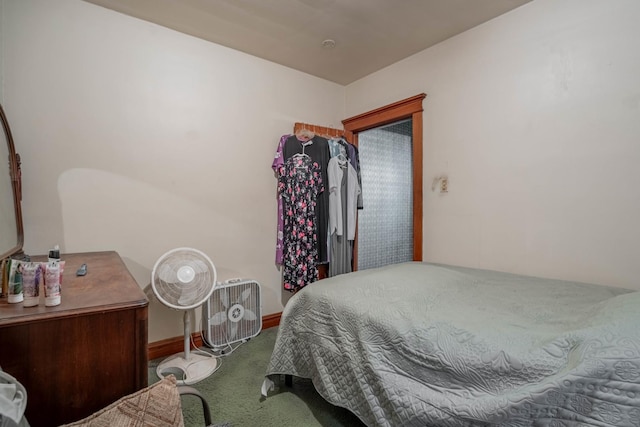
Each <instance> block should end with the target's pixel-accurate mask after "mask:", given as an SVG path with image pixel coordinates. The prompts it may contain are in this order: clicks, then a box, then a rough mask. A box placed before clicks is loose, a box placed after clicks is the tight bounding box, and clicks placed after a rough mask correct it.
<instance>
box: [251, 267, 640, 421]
mask: <svg viewBox="0 0 640 427" xmlns="http://www.w3.org/2000/svg"><path fill="white" fill-rule="evenodd" d="M287 376H296V377H302V378H309V379H311V380H312V382H313V384H314V386H315V388H316V390H317V391H318V393H319V394H320V395H321V396H322V397H323V398H324V399H326V400H327V401H328V402H330V403H332V404H333V405H336V406H340V407H344V408H347V409H348V410H350V411H351V412H353V413H354V414H356V415H357V416H358V417H359V418H360V419H361V420H362V421H363V422H364V423H365V424H366V425H368V426H420V427H424V426H456V427H460V426H505V427H506V426H509V427H519V426H556V427H560V426H565V427H572V426H575V427H578V426H640V291H631V290H629V289H621V288H614V287H607V286H598V285H591V284H585V283H576V282H567V281H559V280H549V279H541V278H534V277H527V276H521V275H514V274H508V273H501V272H495V271H487V270H479V269H470V268H462V267H454V266H447V265H438V264H429V263H422V262H409V263H403V264H397V265H391V266H386V267H382V268H377V269H371V270H363V271H357V272H354V273H349V274H344V275H341V276H336V277H333V278H329V279H326V280H322V281H320V282H316V283H314V284H311V285H309V286H307V287H305V288H303V289H302V290H301V291H300V292H298V293H297V294H295V295H294V296H293V297H292V298H291V299H290V300H289V302H288V303H287V305H286V307H285V309H284V311H283V313H282V317H281V321H280V326H279V330H278V335H277V339H276V344H275V347H274V350H273V353H272V356H271V359H270V362H269V365H268V368H267V371H266V375H265V379H264V383H263V387H262V392H263V394H264V395H266V396H268V395H270V394H272V393H274V392H278V391H283V390H286V387H285V386H284V385H283V381H284V380H285V378H286V377H287Z"/></svg>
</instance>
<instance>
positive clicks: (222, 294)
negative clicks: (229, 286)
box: [220, 289, 229, 308]
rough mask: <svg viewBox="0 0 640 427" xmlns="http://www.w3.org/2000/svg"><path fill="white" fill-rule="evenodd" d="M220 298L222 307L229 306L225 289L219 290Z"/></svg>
mask: <svg viewBox="0 0 640 427" xmlns="http://www.w3.org/2000/svg"><path fill="white" fill-rule="evenodd" d="M220 299H221V300H222V305H223V306H224V308H229V294H228V293H227V290H226V289H225V290H223V291H221V292H220Z"/></svg>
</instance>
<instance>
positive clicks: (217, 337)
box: [202, 279, 262, 349]
mask: <svg viewBox="0 0 640 427" xmlns="http://www.w3.org/2000/svg"><path fill="white" fill-rule="evenodd" d="M261 304H262V301H261V299H260V284H259V283H258V282H256V281H255V280H245V279H230V280H227V281H225V282H223V283H221V284H219V285H218V286H216V288H215V290H214V291H213V293H212V294H211V296H210V297H209V298H208V299H207V301H206V302H205V304H204V305H203V307H202V325H204V328H203V329H204V330H203V337H202V338H203V342H204V344H205V345H206V346H208V347H211V348H214V349H217V348H221V347H226V346H229V345H231V344H234V343H237V342H241V341H246V340H248V339H250V338H253V337H255V336H256V335H258V334H259V333H260V330H261V329H262V313H261V311H262V306H261Z"/></svg>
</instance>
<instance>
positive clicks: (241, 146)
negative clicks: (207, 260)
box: [2, 0, 345, 342]
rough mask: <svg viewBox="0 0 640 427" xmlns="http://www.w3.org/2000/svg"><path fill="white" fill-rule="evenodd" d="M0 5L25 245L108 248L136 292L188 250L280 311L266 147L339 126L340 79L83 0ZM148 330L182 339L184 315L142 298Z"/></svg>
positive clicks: (7, 0)
mask: <svg viewBox="0 0 640 427" xmlns="http://www.w3.org/2000/svg"><path fill="white" fill-rule="evenodd" d="M2 7H3V13H4V25H3V29H2V38H3V43H4V55H3V64H4V73H3V74H4V75H3V84H4V89H5V90H4V99H3V103H4V107H5V110H6V113H7V115H8V118H9V120H10V123H11V126H12V130H13V134H14V137H15V142H16V148H17V151H18V152H19V153H20V155H21V156H22V162H23V163H22V171H23V175H22V176H23V192H24V199H23V212H24V225H25V251H26V252H27V253H30V254H43V253H46V251H47V250H48V248H49V247H51V246H52V245H54V244H59V245H60V246H61V248H62V250H63V252H67V253H71V252H86V251H100V250H116V251H118V252H119V253H120V255H121V256H122V257H123V258H124V260H125V263H126V265H127V266H128V267H129V269H130V270H131V272H132V273H133V275H134V277H135V278H136V280H137V281H138V283H139V285H140V286H141V287H142V288H147V291H148V290H149V289H148V287H147V286H148V285H149V283H150V275H151V269H152V267H153V264H154V263H155V261H156V260H157V258H158V257H159V256H160V255H162V254H163V253H164V252H166V251H167V250H169V249H172V248H174V247H179V246H191V247H195V248H198V249H200V250H202V251H204V252H205V253H207V254H208V255H209V256H210V257H211V258H212V259H213V261H214V263H215V264H216V266H217V267H218V268H219V269H224V270H225V271H223V274H228V275H230V277H237V276H242V277H248V278H253V279H256V280H258V281H259V282H260V283H261V285H262V290H263V314H270V313H276V312H280V311H282V307H283V301H286V298H287V297H288V296H289V295H288V294H287V293H284V295H283V292H282V291H281V285H280V273H279V271H278V270H277V269H276V267H275V264H274V259H275V240H276V234H275V231H276V198H275V188H276V186H275V183H276V181H275V178H274V175H273V172H272V170H271V163H272V161H273V155H274V153H275V150H276V147H277V144H278V140H279V138H280V136H281V135H282V134H285V133H288V132H290V131H291V130H292V127H293V124H294V123H295V122H296V121H302V122H316V123H320V124H323V125H326V126H334V127H337V126H339V125H340V120H341V119H342V118H344V117H345V115H344V88H343V87H342V86H340V85H336V84H333V83H330V82H327V81H325V80H321V79H317V78H314V77H311V76H309V75H307V74H304V73H300V72H297V71H294V70H291V69H289V68H285V67H282V66H279V65H276V64H274V63H270V62H267V61H264V60H261V59H258V58H256V57H253V56H249V55H246V54H243V53H240V52H238V51H234V50H231V49H227V48H224V47H222V46H219V45H215V44H212V43H209V42H205V41H203V40H200V39H196V38H194V37H190V36H187V35H184V34H180V33H177V32H175V31H172V30H168V29H165V28H162V27H159V26H156V25H153V24H150V23H147V22H144V21H141V20H137V19H134V18H131V17H127V16H125V15H121V14H119V13H116V12H113V11H110V10H107V9H104V8H101V7H99V6H95V5H93V4H89V3H85V2H83V1H80V0H56V1H55V2H52V1H50V0H20V1H15V0H2ZM89 268H91V267H90V266H89ZM227 278H228V277H227ZM149 328H150V329H149V340H150V341H151V342H153V341H157V340H159V339H163V338H167V337H174V336H180V335H181V334H182V314H181V313H179V312H177V311H173V310H169V309H166V308H164V307H162V306H161V305H160V303H158V302H156V301H155V300H154V299H152V302H151V308H150V317H149Z"/></svg>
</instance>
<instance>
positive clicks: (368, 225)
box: [358, 119, 413, 270]
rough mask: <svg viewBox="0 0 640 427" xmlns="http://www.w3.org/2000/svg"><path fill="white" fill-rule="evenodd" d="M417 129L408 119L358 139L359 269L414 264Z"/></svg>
mask: <svg viewBox="0 0 640 427" xmlns="http://www.w3.org/2000/svg"><path fill="white" fill-rule="evenodd" d="M412 127H413V124H412V120H411V119H405V120H401V121H399V122H395V123H391V124H388V125H384V126H380V127H377V128H373V129H369V130H366V131H363V132H361V133H360V134H359V137H358V152H359V158H360V165H361V168H362V200H363V202H364V203H366V209H363V210H361V211H360V212H359V215H358V269H359V270H364V269H368V268H375V267H382V266H385V265H388V264H398V263H401V262H407V261H412V260H413V197H412V196H413V173H412V164H413V143H412Z"/></svg>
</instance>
